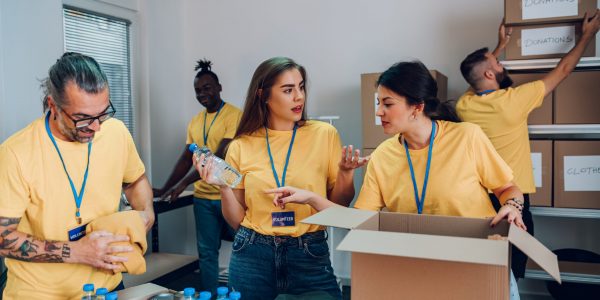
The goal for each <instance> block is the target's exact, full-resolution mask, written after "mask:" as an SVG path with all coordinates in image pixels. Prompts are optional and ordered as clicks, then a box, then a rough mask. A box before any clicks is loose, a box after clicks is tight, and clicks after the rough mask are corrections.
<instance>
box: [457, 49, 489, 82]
mask: <svg viewBox="0 0 600 300" xmlns="http://www.w3.org/2000/svg"><path fill="white" fill-rule="evenodd" d="M488 52H489V49H488V48H487V47H485V48H481V49H478V50H476V51H475V52H473V53H471V54H469V55H467V57H466V58H465V59H464V60H463V61H462V62H461V63H460V72H461V73H462V76H463V77H464V78H465V80H466V81H467V82H468V83H469V85H471V87H473V88H475V87H476V85H477V83H478V82H479V78H478V76H477V74H475V73H473V69H475V67H476V66H477V65H479V64H480V63H482V62H485V61H487V57H486V56H485V55H486V54H487V53H488Z"/></svg>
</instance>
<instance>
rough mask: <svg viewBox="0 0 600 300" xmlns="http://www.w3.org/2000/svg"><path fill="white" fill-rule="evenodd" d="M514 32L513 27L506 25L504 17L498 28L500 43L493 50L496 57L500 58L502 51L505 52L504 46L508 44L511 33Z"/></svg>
mask: <svg viewBox="0 0 600 300" xmlns="http://www.w3.org/2000/svg"><path fill="white" fill-rule="evenodd" d="M511 34H512V27H508V28H507V27H506V26H505V25H504V19H502V23H500V27H499V28H498V44H497V45H496V49H494V51H493V52H492V55H494V56H495V57H496V58H499V57H500V55H501V54H502V52H504V48H506V45H508V42H509V41H510V35H511Z"/></svg>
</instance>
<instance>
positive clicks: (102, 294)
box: [96, 288, 108, 300]
mask: <svg viewBox="0 0 600 300" xmlns="http://www.w3.org/2000/svg"><path fill="white" fill-rule="evenodd" d="M106 294H108V289H107V288H99V289H97V290H96V300H106Z"/></svg>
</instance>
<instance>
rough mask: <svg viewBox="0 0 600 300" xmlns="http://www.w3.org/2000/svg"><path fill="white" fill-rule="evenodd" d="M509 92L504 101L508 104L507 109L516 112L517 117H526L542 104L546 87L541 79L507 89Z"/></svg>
mask: <svg viewBox="0 0 600 300" xmlns="http://www.w3.org/2000/svg"><path fill="white" fill-rule="evenodd" d="M509 93H510V94H511V95H510V96H509V97H506V99H507V101H506V103H505V105H508V106H509V109H508V110H507V111H513V112H514V113H516V114H518V116H519V119H527V118H528V116H529V113H531V111H532V110H534V109H535V108H538V107H540V106H541V105H542V102H543V100H544V94H545V93H546V87H545V86H544V82H543V81H541V80H537V81H532V82H529V83H525V84H522V85H520V86H518V87H516V88H514V89H512V90H509Z"/></svg>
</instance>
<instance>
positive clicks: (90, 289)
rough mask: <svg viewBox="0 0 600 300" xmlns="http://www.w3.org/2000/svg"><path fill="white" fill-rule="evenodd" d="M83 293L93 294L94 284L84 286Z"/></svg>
mask: <svg viewBox="0 0 600 300" xmlns="http://www.w3.org/2000/svg"><path fill="white" fill-rule="evenodd" d="M83 291H84V292H93V291H94V284H93V283H86V284H84V285H83Z"/></svg>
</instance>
